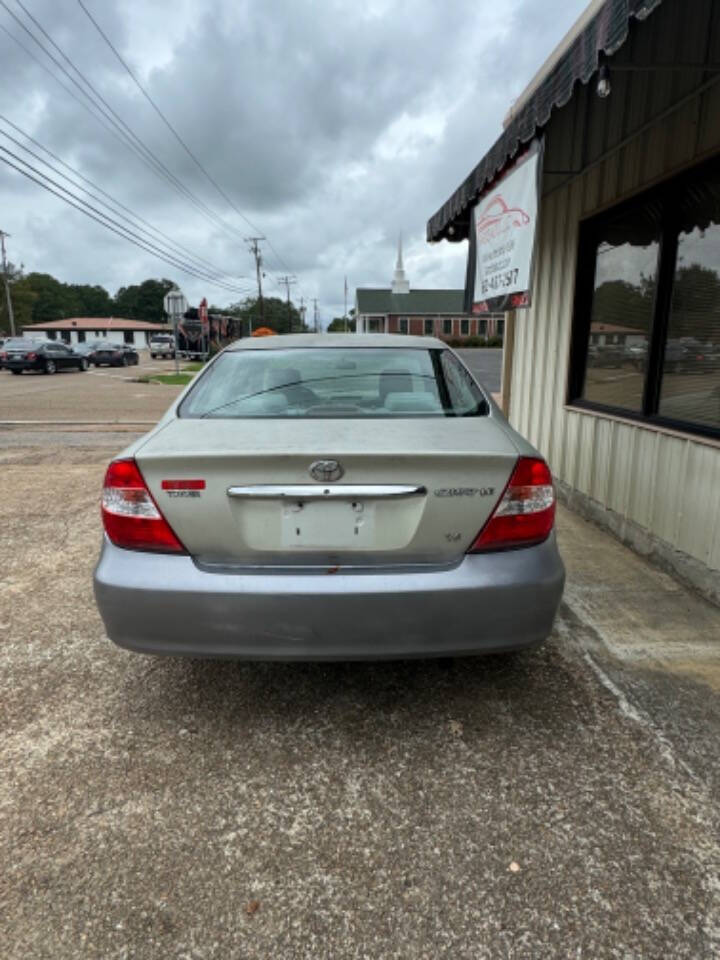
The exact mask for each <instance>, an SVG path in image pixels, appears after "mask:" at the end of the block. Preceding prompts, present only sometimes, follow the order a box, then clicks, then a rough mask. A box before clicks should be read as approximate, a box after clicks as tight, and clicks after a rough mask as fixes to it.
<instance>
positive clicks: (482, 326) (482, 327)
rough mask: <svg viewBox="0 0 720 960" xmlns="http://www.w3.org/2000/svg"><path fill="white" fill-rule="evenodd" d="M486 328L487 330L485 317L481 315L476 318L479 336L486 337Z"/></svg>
mask: <svg viewBox="0 0 720 960" xmlns="http://www.w3.org/2000/svg"><path fill="white" fill-rule="evenodd" d="M487 330H488V322H487V317H481V318H480V319H479V320H478V335H479V336H481V337H486V336H487Z"/></svg>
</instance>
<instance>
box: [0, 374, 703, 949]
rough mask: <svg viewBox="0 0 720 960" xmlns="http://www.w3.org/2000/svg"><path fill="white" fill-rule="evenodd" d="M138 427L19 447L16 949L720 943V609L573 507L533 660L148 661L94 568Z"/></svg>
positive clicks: (7, 919)
mask: <svg viewBox="0 0 720 960" xmlns="http://www.w3.org/2000/svg"><path fill="white" fill-rule="evenodd" d="M15 379H20V378H15ZM0 436H2V437H4V438H5V440H6V441H7V437H8V434H7V433H5V434H2V433H0ZM68 436H70V437H72V442H66V438H67V437H68ZM129 436H130V435H129V434H128V433H127V432H122V433H118V434H115V433H108V432H106V431H102V432H101V431H97V432H96V433H93V434H83V433H81V432H79V431H65V432H64V434H63V437H62V438H57V437H54V436H53V434H48V433H45V434H43V431H40V430H34V431H32V432H29V433H25V432H23V431H20V430H15V431H13V433H12V436H11V442H5V443H4V444H2V445H0V530H1V531H2V545H1V547H0V644H2V659H1V660H0V724H1V728H0V729H2V740H1V741H0V756H1V757H2V760H1V761H0V764H1V768H2V770H3V771H4V773H3V777H2V778H0V821H1V822H2V829H1V830H0V860H1V862H2V863H3V870H2V871H1V872H0V943H2V944H3V947H2V955H3V957H4V958H7V960H15V958H23V960H24V958H27V957H33V958H46V957H47V958H51V957H52V958H53V960H63V958H73V960H74V958H78V957H81V958H84V957H88V958H90V957H92V958H96V957H102V958H118V960H119V958H138V960H142V958H168V957H178V958H180V957H182V958H193V960H200V958H213V960H215V958H217V960H220V958H222V960H226V958H235V957H238V958H240V957H242V958H268V957H273V958H275V957H277V958H283V960H284V958H293V960H294V958H313V960H314V958H318V957H323V958H324V957H332V958H333V960H335V958H358V960H359V958H373V960H374V958H379V957H382V958H403V960H404V958H408V960H410V958H412V960H424V958H427V960H436V958H438V957H448V958H452V960H460V958H468V960H470V958H472V960H484V958H488V960H489V958H493V960H495V958H513V960H521V958H522V960H535V958H537V960H549V958H562V960H567V958H573V960H605V958H607V960H611V958H612V960H618V958H622V960H631V958H632V960H655V958H657V960H661V958H662V960H667V958H673V960H684V958H687V960H711V958H715V957H716V956H718V955H719V954H720V883H719V880H718V878H719V877H720V846H719V844H718V837H719V836H720V831H719V830H718V819H717V812H718V804H717V801H718V782H717V776H718V775H717V771H718V769H719V768H720V766H719V765H718V763H717V760H718V748H717V744H718V743H720V736H719V735H720V710H719V708H718V703H719V696H720V690H719V686H720V685H719V684H718V678H719V677H720V672H719V663H720V659H719V658H720V653H719V650H720V644H718V640H720V611H718V609H717V608H715V607H712V606H710V605H708V604H706V603H705V602H704V601H702V600H700V599H699V598H697V597H695V596H694V595H692V594H690V593H689V592H688V591H686V590H685V589H683V588H682V587H679V586H678V585H677V584H675V583H674V581H672V580H670V578H668V577H667V576H666V575H665V574H663V573H660V572H658V571H657V570H655V569H653V568H652V567H650V566H649V565H648V564H646V563H645V562H644V561H643V560H641V559H640V558H638V557H636V556H635V555H633V554H631V553H630V552H629V551H627V550H625V549H624V548H623V547H621V546H620V545H618V544H617V543H616V542H615V541H614V540H612V539H611V538H610V537H609V536H607V535H606V534H604V533H602V532H600V531H598V530H596V529H595V528H593V527H592V526H591V525H589V524H588V523H586V522H585V521H583V520H580V519H579V518H577V517H575V516H573V515H571V514H568V513H567V512H565V511H561V514H560V540H561V547H562V550H563V553H564V556H565V558H566V562H567V564H568V572H569V578H568V590H567V594H566V604H565V606H564V607H563V610H562V613H561V616H560V618H559V620H558V623H557V629H556V631H555V633H554V635H553V637H552V638H551V639H550V641H549V642H548V643H547V644H546V645H544V646H543V647H541V648H540V649H538V650H536V651H532V652H528V653H524V654H521V655H517V656H514V657H493V658H485V659H472V660H459V661H455V662H454V663H451V664H448V663H443V662H432V661H430V662H421V661H420V662H406V663H382V664H351V665H344V664H325V665H302V664H294V665H282V664H274V665H264V664H242V663H222V662H199V661H182V660H154V659H150V658H143V657H138V656H135V655H132V654H129V653H126V652H124V651H121V650H118V649H116V648H114V647H113V646H112V645H110V644H109V643H108V641H107V640H105V639H104V636H103V629H102V624H101V622H100V620H99V618H98V615H97V612H96V610H95V607H94V603H93V599H92V593H91V584H90V578H91V571H92V566H93V563H94V560H95V556H96V553H97V549H98V545H99V539H100V533H99V530H100V525H99V517H98V504H97V500H98V491H99V485H100V482H101V478H102V473H103V469H104V466H105V463H106V461H107V459H109V457H110V456H112V455H113V454H114V453H115V452H117V450H118V449H120V448H121V447H122V446H123V445H124V444H125V443H127V441H128V438H129ZM58 441H60V442H58ZM169 613H170V612H169ZM451 628H452V625H451V624H449V625H448V629H451Z"/></svg>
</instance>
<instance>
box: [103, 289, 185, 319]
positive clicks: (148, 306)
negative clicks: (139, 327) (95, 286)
mask: <svg viewBox="0 0 720 960" xmlns="http://www.w3.org/2000/svg"><path fill="white" fill-rule="evenodd" d="M174 286H175V284H174V283H173V282H172V280H144V281H143V282H142V283H139V284H133V285H132V286H129V287H120V289H119V290H118V292H117V293H116V294H115V301H114V309H115V316H117V317H125V318H127V319H128V320H145V321H147V322H148V323H164V322H165V314H164V312H163V298H164V296H165V294H166V293H167V292H168V290H170V289H171V288H172V287H174Z"/></svg>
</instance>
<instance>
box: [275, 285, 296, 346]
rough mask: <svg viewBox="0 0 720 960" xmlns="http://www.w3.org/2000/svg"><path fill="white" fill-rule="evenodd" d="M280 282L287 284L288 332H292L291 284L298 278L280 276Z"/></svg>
mask: <svg viewBox="0 0 720 960" xmlns="http://www.w3.org/2000/svg"><path fill="white" fill-rule="evenodd" d="M278 283H280V284H283V285H284V286H285V290H286V291H287V310H288V333H292V332H293V329H292V312H291V310H290V285H291V284H293V283H297V279H296V278H295V277H278Z"/></svg>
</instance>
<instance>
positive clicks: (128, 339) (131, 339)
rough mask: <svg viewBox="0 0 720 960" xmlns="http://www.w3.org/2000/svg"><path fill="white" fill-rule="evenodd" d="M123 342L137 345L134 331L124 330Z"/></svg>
mask: <svg viewBox="0 0 720 960" xmlns="http://www.w3.org/2000/svg"><path fill="white" fill-rule="evenodd" d="M123 341H124V342H125V343H135V334H134V333H133V332H132V330H123Z"/></svg>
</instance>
